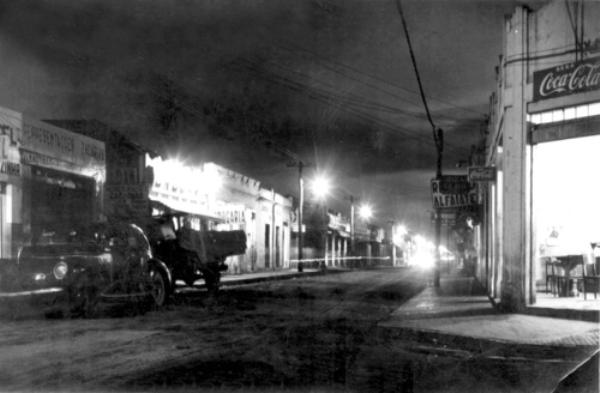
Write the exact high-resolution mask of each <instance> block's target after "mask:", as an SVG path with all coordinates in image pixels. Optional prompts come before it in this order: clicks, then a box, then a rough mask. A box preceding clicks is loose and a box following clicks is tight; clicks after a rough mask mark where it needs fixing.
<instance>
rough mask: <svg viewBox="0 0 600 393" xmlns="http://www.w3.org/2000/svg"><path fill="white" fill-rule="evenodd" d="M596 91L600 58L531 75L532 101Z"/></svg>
mask: <svg viewBox="0 0 600 393" xmlns="http://www.w3.org/2000/svg"><path fill="white" fill-rule="evenodd" d="M598 89H600V57H595V58H591V59H586V60H583V61H578V62H574V63H569V64H563V65H560V66H557V67H552V68H547V69H544V70H540V71H535V72H534V73H533V100H534V101H540V100H545V99H548V98H554V97H562V96H567V95H571V94H576V93H583V92H586V91H591V90H598Z"/></svg>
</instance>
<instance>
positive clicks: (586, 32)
mask: <svg viewBox="0 0 600 393" xmlns="http://www.w3.org/2000/svg"><path fill="white" fill-rule="evenodd" d="M584 6H585V11H584ZM598 20H600V3H596V2H582V1H574V2H565V1H551V2H549V3H547V4H546V5H544V6H542V7H541V8H539V9H537V10H536V11H531V10H529V9H528V8H526V7H518V8H517V9H516V10H515V12H514V14H513V15H512V16H510V17H508V18H507V19H506V22H505V31H504V35H503V36H504V39H503V53H502V57H501V63H500V65H499V66H498V68H497V88H496V92H495V93H494V94H493V95H492V98H491V101H490V107H491V111H490V112H491V116H490V127H489V132H488V134H487V140H486V157H485V164H486V165H487V166H493V167H495V168H496V181H495V182H494V183H491V184H488V185H487V186H484V187H483V188H482V194H483V195H484V197H485V198H484V212H485V213H484V217H483V220H482V225H480V226H479V231H478V233H477V234H476V243H477V245H478V247H479V253H478V255H479V263H478V272H479V274H480V277H482V279H484V280H485V282H487V287H488V290H489V292H490V295H491V296H493V297H495V298H497V299H499V301H500V304H501V305H502V306H503V307H504V308H505V309H507V310H517V311H518V310H520V309H523V308H524V307H527V306H528V305H530V304H534V303H535V301H536V292H537V291H538V290H540V289H541V288H542V287H543V285H544V284H545V283H544V274H545V272H544V268H545V261H547V260H548V258H554V257H556V256H561V255H582V256H583V257H584V260H585V261H586V262H592V261H593V258H594V256H595V254H594V253H595V251H594V250H593V249H592V243H596V242H598V241H600V211H599V210H598V209H597V207H596V206H595V203H594V202H595V200H596V196H597V195H598V191H600V183H599V182H598V181H597V168H599V167H600V158H599V157H600V155H599V154H598V152H599V151H600V45H599V44H600V24H599V23H598Z"/></svg>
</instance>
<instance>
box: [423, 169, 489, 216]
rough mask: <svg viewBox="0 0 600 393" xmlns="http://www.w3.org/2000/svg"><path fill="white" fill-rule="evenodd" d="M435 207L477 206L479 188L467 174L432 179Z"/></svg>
mask: <svg viewBox="0 0 600 393" xmlns="http://www.w3.org/2000/svg"><path fill="white" fill-rule="evenodd" d="M431 192H432V196H433V207H434V208H436V209H456V208H464V207H470V206H475V205H477V203H478V197H477V189H476V187H474V186H473V185H472V184H471V183H469V180H468V178H467V176H462V175H449V176H442V177H441V179H432V180H431Z"/></svg>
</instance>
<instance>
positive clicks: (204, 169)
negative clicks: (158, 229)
mask: <svg viewBox="0 0 600 393" xmlns="http://www.w3.org/2000/svg"><path fill="white" fill-rule="evenodd" d="M146 162H147V163H148V165H149V166H150V167H152V169H153V171H154V182H153V184H152V186H151V187H150V193H149V195H150V199H152V200H154V201H157V202H161V203H163V204H165V205H167V206H169V207H170V208H171V209H174V210H179V211H183V212H187V213H192V214H198V215H206V216H211V217H217V206H216V194H217V192H218V191H219V190H220V188H221V183H222V180H221V179H220V176H219V174H218V172H217V170H216V169H215V167H214V166H212V165H211V164H204V165H199V166H195V167H190V166H186V165H184V164H182V163H180V162H178V161H176V160H163V159H162V158H160V157H156V158H151V157H150V156H148V155H147V156H146Z"/></svg>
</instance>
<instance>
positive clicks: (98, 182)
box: [0, 108, 106, 258]
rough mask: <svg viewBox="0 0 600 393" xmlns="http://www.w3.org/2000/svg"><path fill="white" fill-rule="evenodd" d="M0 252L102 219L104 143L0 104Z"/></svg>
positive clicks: (11, 252) (4, 255)
mask: <svg viewBox="0 0 600 393" xmlns="http://www.w3.org/2000/svg"><path fill="white" fill-rule="evenodd" d="M0 129H1V130H2V132H1V135H0V137H1V140H0V144H1V150H2V151H1V153H0V154H1V155H2V157H1V160H2V164H1V170H0V204H1V206H0V232H1V233H0V238H1V242H0V255H1V257H2V258H14V257H16V254H17V251H18V249H19V247H20V246H21V245H23V244H26V243H37V242H44V241H52V240H53V239H56V238H64V237H66V236H68V234H69V232H71V231H72V230H74V229H77V228H78V227H79V226H82V225H86V224H89V223H91V222H95V221H99V220H102V219H103V210H104V206H103V204H104V198H103V195H104V183H105V179H106V170H105V165H106V154H105V148H104V143H102V142H101V141H98V140H95V139H93V138H90V137H87V136H84V135H79V134H76V133H73V132H70V131H67V130H65V129H63V128H59V127H56V126H53V125H50V124H47V123H45V122H42V121H39V120H36V119H33V118H30V117H28V116H26V115H23V114H21V113H18V112H15V111H12V110H8V109H5V108H0Z"/></svg>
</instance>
